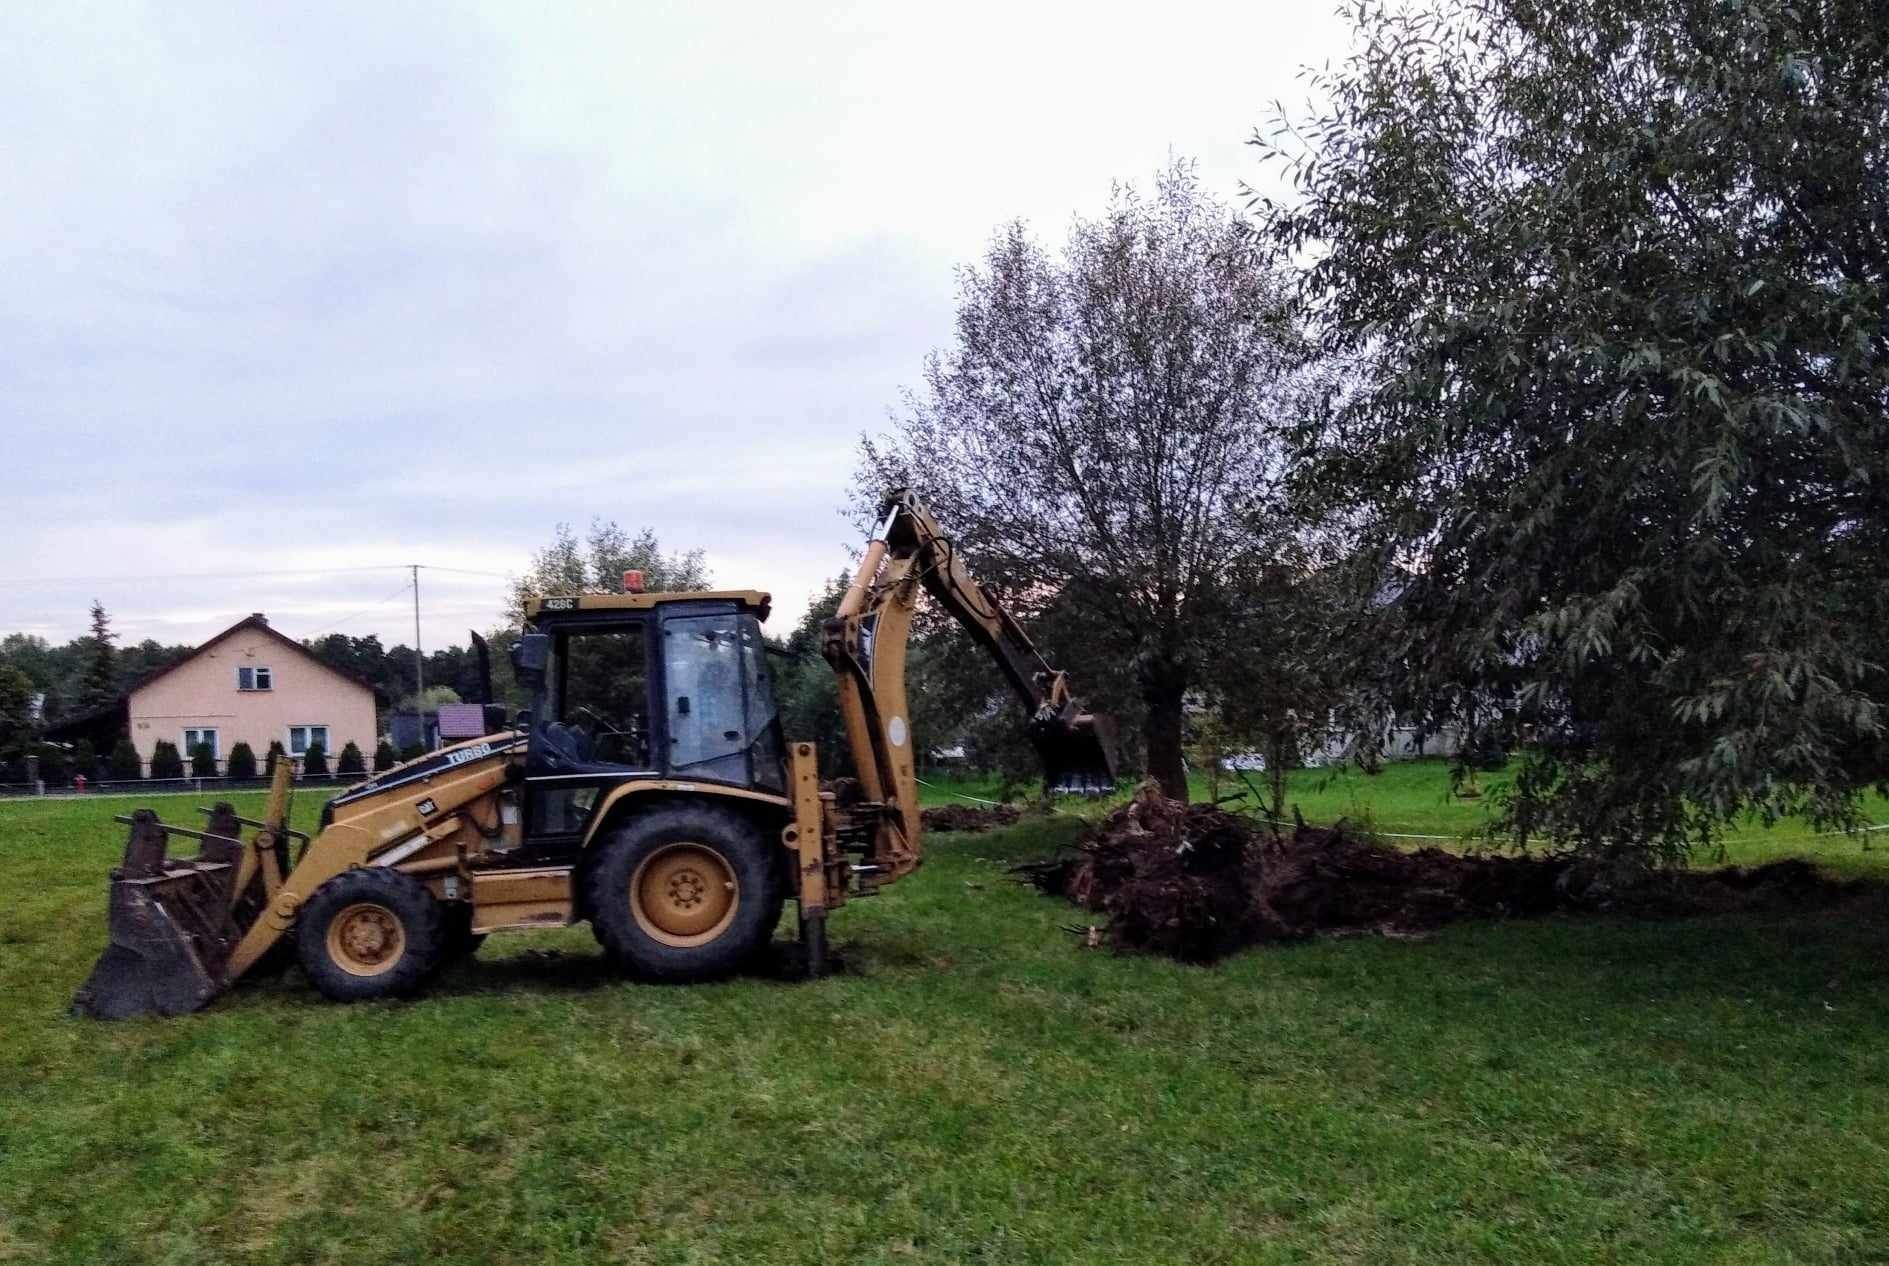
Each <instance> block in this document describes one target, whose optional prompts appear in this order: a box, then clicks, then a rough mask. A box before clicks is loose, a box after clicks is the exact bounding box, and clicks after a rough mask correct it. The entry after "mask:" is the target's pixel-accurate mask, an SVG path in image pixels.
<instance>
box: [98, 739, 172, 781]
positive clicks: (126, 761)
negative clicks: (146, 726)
mask: <svg viewBox="0 0 1889 1266" xmlns="http://www.w3.org/2000/svg"><path fill="white" fill-rule="evenodd" d="M171 750H173V751H175V750H176V749H175V748H173V749H171ZM105 766H106V769H107V770H109V771H110V773H111V776H112V777H113V778H118V779H131V778H142V777H144V766H143V765H142V764H141V763H140V762H139V760H138V749H137V748H135V747H133V746H132V745H131V740H130V739H128V738H121V739H119V740H118V741H117V742H116V743H114V744H112V754H111V757H110V758H109V759H108V760H107V761H106V762H105Z"/></svg>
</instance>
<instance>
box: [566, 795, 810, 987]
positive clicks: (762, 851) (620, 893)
mask: <svg viewBox="0 0 1889 1266" xmlns="http://www.w3.org/2000/svg"><path fill="white" fill-rule="evenodd" d="M598 847H599V849H600V850H601V851H600V853H599V854H598V857H597V861H596V863H595V864H594V865H593V866H592V867H591V869H590V877H589V883H588V888H587V896H588V899H589V907H590V919H591V924H592V926H593V930H594V931H595V932H596V934H597V939H598V941H600V942H601V943H602V944H603V947H604V949H606V950H607V951H609V954H610V957H611V958H612V959H613V960H615V961H616V963H617V964H618V965H619V966H620V967H622V968H623V969H624V970H625V971H628V972H629V973H631V974H632V975H635V976H639V977H641V978H643V979H645V980H661V981H673V982H692V981H702V980H718V979H721V978H722V977H725V976H729V975H732V974H734V973H735V972H736V971H738V970H740V968H741V967H742V966H743V965H744V964H745V963H747V962H748V960H749V959H751V958H753V957H754V955H755V954H756V953H757V952H758V951H759V950H761V949H762V948H763V947H764V946H765V945H766V944H767V942H768V941H769V939H771V938H772V937H773V935H774V927H775V924H777V923H778V922H779V921H780V915H781V902H782V899H783V893H782V889H783V885H782V882H781V867H780V864H779V859H778V858H777V857H776V856H775V851H776V850H777V849H778V847H779V846H778V845H776V844H774V843H773V842H772V841H771V840H769V839H768V838H767V837H766V835H765V833H764V832H763V831H762V830H761V828H760V827H759V826H757V825H756V824H755V823H753V822H752V821H750V820H748V819H747V818H744V817H742V816H741V815H740V814H738V813H734V812H731V811H729V810H726V809H722V808H719V807H717V806H714V805H669V806H665V807H662V808H657V809H652V810H650V811H649V812H647V813H645V814H643V815H642V816H640V817H638V818H636V819H635V820H633V821H631V822H630V823H629V824H627V825H625V826H623V827H621V828H620V829H618V830H616V831H613V832H611V834H610V835H609V836H608V837H607V838H606V839H605V840H604V841H603V842H602V843H601V844H600V845H599V846H598Z"/></svg>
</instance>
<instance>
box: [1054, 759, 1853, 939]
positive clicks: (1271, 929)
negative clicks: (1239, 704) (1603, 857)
mask: <svg viewBox="0 0 1889 1266" xmlns="http://www.w3.org/2000/svg"><path fill="white" fill-rule="evenodd" d="M1018 869H1019V871H1021V872H1022V873H1024V874H1026V875H1027V876H1028V877H1029V879H1030V880H1031V882H1033V883H1035V884H1036V886H1037V887H1039V888H1041V889H1043V890H1044V891H1045V892H1049V893H1053V894H1055V895H1058V896H1063V897H1067V898H1068V899H1069V900H1071V901H1073V902H1075V903H1076V904H1077V905H1079V906H1082V907H1084V908H1085V909H1089V910H1095V911H1098V912H1100V913H1103V914H1106V915H1107V916H1108V931H1107V936H1108V940H1109V942H1110V944H1112V945H1114V946H1116V947H1117V948H1121V949H1129V950H1138V951H1144V952H1148V953H1155V954H1164V955H1167V956H1169V957H1172V958H1177V959H1181V960H1183V961H1186V962H1211V961H1213V960H1215V959H1218V958H1221V957H1223V956H1225V955H1226V954H1229V953H1231V952H1233V951H1234V950H1237V949H1240V948H1242V947H1244V946H1248V945H1254V944H1261V943H1266V942H1278V941H1296V940H1304V939H1306V938H1308V937H1312V936H1318V935H1342V934H1356V933H1364V932H1377V933H1381V934H1385V935H1392V936H1410V935H1417V934H1421V933H1425V932H1429V931H1432V930H1434V929H1436V928H1439V927H1441V926H1443V925H1444V924H1446V923H1450V922H1453V921H1455V920H1457V919H1469V918H1492V917H1505V916H1506V917H1524V916H1531V915H1541V914H1549V913H1554V912H1557V911H1585V912H1602V911H1615V912H1620V913H1626V914H1633V915H1640V916H1646V917H1661V916H1672V915H1686V914H1704V913H1722V912H1729V911H1735V910H1780V909H1793V910H1795V909H1805V908H1811V907H1816V906H1821V905H1828V904H1831V903H1834V902H1835V901H1837V900H1839V899H1841V898H1843V897H1846V896H1848V895H1850V894H1851V893H1852V891H1853V890H1854V885H1846V884H1840V883H1837V882H1834V881H1832V880H1829V879H1826V878H1824V877H1823V876H1822V875H1820V874H1819V873H1818V872H1817V871H1816V870H1815V868H1813V867H1811V866H1810V865H1808V864H1807V863H1804V862H1799V861H1786V862H1774V863H1772V864H1770V865H1767V866H1760V867H1756V868H1753V869H1748V870H1747V869H1738V868H1730V869H1724V870H1711V871H1647V870H1645V869H1642V868H1640V867H1637V866H1632V865H1629V864H1626V863H1622V862H1618V861H1612V862H1610V861H1594V860H1589V859H1579V858H1569V857H1494V856H1467V857H1466V856H1462V855H1459V854H1456V853H1447V852H1444V851H1443V850H1441V849H1436V848H1426V849H1421V850H1418V851H1415V852H1405V851H1403V850H1401V849H1396V848H1391V847H1388V846H1386V845H1383V844H1380V843H1378V842H1376V841H1374V840H1371V839H1368V838H1365V837H1364V836H1361V835H1359V834H1357V833H1355V832H1352V831H1349V830H1347V829H1345V828H1344V827H1343V826H1339V827H1334V828H1321V827H1307V826H1300V827H1298V828H1297V829H1296V830H1295V831H1293V832H1292V833H1291V834H1290V835H1285V834H1278V833H1274V832H1271V831H1267V830H1263V829H1261V828H1260V827H1258V826H1257V825H1256V824H1254V823H1253V822H1251V821H1250V820H1248V819H1245V818H1240V817H1236V816H1235V815H1233V814H1230V813H1226V812H1223V811H1222V810H1219V809H1216V808H1214V807H1212V806H1211V805H1199V804H1194V805H1190V804H1182V803H1180V802H1177V801H1174V800H1169V799H1167V798H1165V797H1163V796H1162V795H1161V794H1160V792H1159V791H1158V790H1157V789H1155V788H1153V787H1152V786H1145V787H1143V788H1142V789H1141V790H1140V791H1138V792H1137V793H1136V795H1135V797H1134V799H1132V800H1130V801H1129V802H1128V803H1127V804H1125V805H1123V806H1122V807H1121V808H1119V809H1116V810H1115V811H1114V812H1112V813H1110V814H1109V815H1108V816H1107V817H1106V818H1104V819H1102V821H1100V822H1099V823H1097V824H1096V825H1095V826H1094V827H1093V828H1091V829H1090V830H1089V831H1088V832H1086V833H1085V834H1084V836H1083V837H1082V839H1081V840H1079V841H1078V847H1077V853H1076V855H1075V856H1074V857H1071V858H1066V859H1063V860H1060V861H1056V862H1049V863H1043V864H1039V865H1035V866H1025V867H1019V868H1018Z"/></svg>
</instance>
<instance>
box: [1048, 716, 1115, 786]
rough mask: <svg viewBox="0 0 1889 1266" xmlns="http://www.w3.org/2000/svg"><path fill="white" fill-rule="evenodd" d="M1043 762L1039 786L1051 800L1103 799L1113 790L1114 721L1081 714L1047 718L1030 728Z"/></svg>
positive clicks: (1113, 719)
mask: <svg viewBox="0 0 1889 1266" xmlns="http://www.w3.org/2000/svg"><path fill="white" fill-rule="evenodd" d="M1030 740H1031V742H1033V743H1034V744H1035V745H1036V751H1037V755H1039V756H1040V757H1042V759H1043V782H1044V786H1046V787H1047V788H1048V789H1049V792H1050V794H1051V795H1055V796H1105V795H1108V794H1109V793H1111V792H1113V791H1114V790H1115V750H1116V749H1115V718H1114V717H1112V716H1110V715H1108V714H1107V713H1102V712H1085V713H1080V714H1077V715H1075V716H1071V717H1068V718H1066V719H1065V718H1061V717H1047V718H1042V719H1040V720H1038V721H1036V722H1035V723H1034V724H1032V725H1031V727H1030Z"/></svg>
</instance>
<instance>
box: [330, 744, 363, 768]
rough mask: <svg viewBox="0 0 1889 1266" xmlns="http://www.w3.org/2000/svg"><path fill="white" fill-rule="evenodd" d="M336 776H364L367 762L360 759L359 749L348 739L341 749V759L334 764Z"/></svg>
mask: <svg viewBox="0 0 1889 1266" xmlns="http://www.w3.org/2000/svg"><path fill="white" fill-rule="evenodd" d="M335 772H336V773H337V774H364V773H366V772H367V762H366V761H365V760H364V759H362V757H361V749H360V748H359V747H357V746H355V744H354V741H353V740H352V739H350V740H349V741H348V742H346V743H344V744H343V745H342V747H341V759H340V760H338V761H336V762H335Z"/></svg>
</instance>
